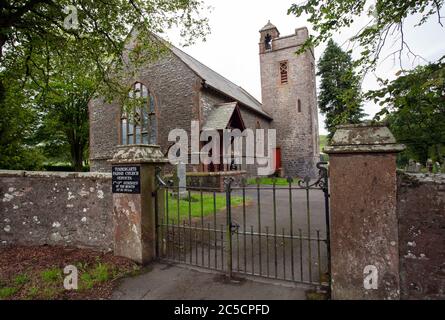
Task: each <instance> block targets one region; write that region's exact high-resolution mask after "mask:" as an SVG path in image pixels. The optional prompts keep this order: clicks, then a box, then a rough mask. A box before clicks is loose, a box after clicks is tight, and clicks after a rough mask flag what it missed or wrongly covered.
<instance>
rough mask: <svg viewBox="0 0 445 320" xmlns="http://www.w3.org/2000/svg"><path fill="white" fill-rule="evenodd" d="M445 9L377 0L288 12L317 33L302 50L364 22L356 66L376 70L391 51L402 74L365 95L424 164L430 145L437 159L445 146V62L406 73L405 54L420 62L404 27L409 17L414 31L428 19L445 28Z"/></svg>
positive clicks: (424, 1)
mask: <svg viewBox="0 0 445 320" xmlns="http://www.w3.org/2000/svg"><path fill="white" fill-rule="evenodd" d="M444 4H445V0H413V1H405V0H376V1H375V2H372V3H371V2H369V1H366V0H342V1H330V0H307V1H305V2H303V3H301V4H293V5H292V6H291V7H290V8H289V12H288V13H289V14H294V15H296V16H297V17H299V16H301V15H303V14H307V15H308V16H309V18H308V21H309V22H310V23H311V24H312V26H313V28H314V30H315V31H316V32H317V34H316V35H315V36H311V37H310V38H309V39H308V40H307V41H306V42H305V43H304V45H303V46H302V47H301V51H304V50H306V49H307V48H309V47H312V46H316V45H318V44H320V43H322V42H325V41H327V40H328V39H330V38H331V37H332V35H333V34H334V33H338V32H341V29H342V28H348V27H350V26H351V25H352V24H353V23H354V22H355V21H357V20H360V21H363V22H364V23H363V25H364V27H363V28H361V29H360V30H359V31H358V33H357V34H356V35H355V36H353V37H352V38H351V39H350V41H351V42H352V44H353V46H354V48H356V50H358V51H359V53H360V55H359V59H357V61H355V64H356V65H357V66H361V67H362V71H363V72H367V71H369V70H373V69H375V67H376V65H377V63H378V61H379V60H381V58H382V57H381V53H382V52H383V51H385V48H386V49H389V50H393V51H392V52H391V53H390V55H389V56H393V57H394V58H395V59H396V60H398V61H399V65H400V67H401V69H402V73H404V75H403V76H402V77H400V78H399V79H397V80H395V81H393V82H389V81H384V80H381V81H380V82H381V86H382V88H381V90H379V91H377V92H371V93H368V94H366V96H367V97H368V98H369V99H377V101H380V104H381V107H382V112H381V113H380V114H378V115H377V118H378V119H380V118H382V117H384V116H386V117H387V119H388V120H389V122H390V123H391V127H392V129H393V130H394V131H395V133H396V135H397V136H398V137H399V139H401V140H403V141H404V142H405V143H406V144H407V145H408V149H409V150H408V152H412V153H414V155H415V157H416V158H417V159H419V160H420V161H422V162H423V160H425V157H427V154H428V152H431V148H432V146H435V147H434V149H436V151H435V153H436V157H437V154H438V153H440V150H441V148H440V144H442V145H443V140H441V139H443V118H442V115H443V110H444V108H445V106H444V91H443V90H444V89H443V88H444V85H443V68H444V64H443V62H442V61H443V59H445V57H442V58H441V59H439V61H436V62H434V61H433V62H432V63H431V64H429V65H428V66H426V67H419V68H417V69H415V70H412V71H406V70H403V69H404V68H403V65H402V56H403V55H405V54H406V55H407V56H409V57H411V58H412V59H415V58H418V57H420V56H419V55H418V53H414V52H412V50H411V48H410V45H409V43H407V41H406V39H407V38H406V36H405V24H406V20H407V18H408V17H410V19H411V20H410V23H412V21H413V20H412V19H415V18H417V23H416V24H415V27H416V28H417V27H420V26H421V25H423V24H424V23H426V22H427V21H430V20H433V21H434V20H435V21H437V23H438V24H440V25H441V26H443V19H444V15H443V8H444ZM394 48H395V49H394ZM420 54H421V53H420ZM383 97H386V98H383ZM438 120H440V121H442V123H438V122H437V121H438ZM441 141H442V142H441ZM427 150H430V151H427Z"/></svg>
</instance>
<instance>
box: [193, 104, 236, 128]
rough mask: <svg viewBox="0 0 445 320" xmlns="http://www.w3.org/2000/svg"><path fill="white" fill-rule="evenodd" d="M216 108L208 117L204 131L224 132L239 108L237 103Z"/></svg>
mask: <svg viewBox="0 0 445 320" xmlns="http://www.w3.org/2000/svg"><path fill="white" fill-rule="evenodd" d="M215 107H216V108H215V109H213V110H212V112H211V113H210V114H209V115H208V117H207V119H206V122H205V124H204V126H203V127H202V130H224V129H226V128H227V127H228V126H229V124H230V120H231V119H232V116H233V113H234V112H235V110H236V108H237V103H236V102H231V103H225V104H220V105H217V106H215Z"/></svg>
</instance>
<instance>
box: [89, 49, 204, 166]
mask: <svg viewBox="0 0 445 320" xmlns="http://www.w3.org/2000/svg"><path fill="white" fill-rule="evenodd" d="M134 82H141V83H143V84H144V85H145V86H146V87H147V88H148V89H149V90H150V92H151V93H152V94H153V96H154V99H155V108H156V114H157V119H158V134H157V140H158V143H157V144H159V145H160V146H161V147H162V152H163V153H164V154H165V153H166V152H167V151H168V148H169V147H170V145H171V144H172V143H171V142H168V134H169V132H170V130H172V129H174V128H182V129H184V130H186V131H187V132H188V133H189V134H190V123H191V121H192V120H198V119H199V103H198V101H199V90H198V88H200V87H201V79H200V78H199V77H198V76H197V75H196V74H195V73H193V72H192V71H191V70H190V69H189V68H188V67H187V66H186V65H185V64H184V63H183V62H182V61H181V60H180V59H179V58H178V57H176V56H175V55H173V54H171V53H169V54H167V55H166V56H164V57H162V58H161V59H160V60H159V61H157V62H155V63H153V64H151V65H149V66H147V67H145V68H141V70H140V72H139V74H138V75H137V76H135V77H134V78H133V79H131V81H130V83H134ZM89 112H90V160H91V171H100V172H106V171H110V169H111V165H110V164H109V163H108V162H107V160H109V159H111V157H112V155H113V154H114V152H115V150H116V146H117V145H119V144H120V129H119V128H120V114H121V106H120V105H119V104H118V103H116V102H113V103H111V104H109V103H105V102H104V101H103V99H95V100H92V101H91V102H90V108H89Z"/></svg>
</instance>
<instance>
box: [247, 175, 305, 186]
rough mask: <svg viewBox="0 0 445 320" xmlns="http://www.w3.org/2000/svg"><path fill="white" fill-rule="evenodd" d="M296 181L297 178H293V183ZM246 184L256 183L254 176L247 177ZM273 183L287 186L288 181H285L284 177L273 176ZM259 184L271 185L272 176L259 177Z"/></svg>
mask: <svg viewBox="0 0 445 320" xmlns="http://www.w3.org/2000/svg"><path fill="white" fill-rule="evenodd" d="M296 182H298V180H297V179H294V181H293V183H296ZM247 184H248V185H256V184H257V180H256V178H252V179H248V180H247ZM275 184H276V185H277V186H288V185H289V182H287V179H286V178H275ZM260 185H273V178H268V177H263V178H260Z"/></svg>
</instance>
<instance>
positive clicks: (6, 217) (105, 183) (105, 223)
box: [0, 171, 113, 251]
mask: <svg viewBox="0 0 445 320" xmlns="http://www.w3.org/2000/svg"><path fill="white" fill-rule="evenodd" d="M112 210H113V203H112V194H111V174H100V173H55V172H25V171H0V245H10V244H20V245H45V244H49V245H61V246H75V247H87V248H93V249H96V250H102V251H109V250H112V248H113V222H112Z"/></svg>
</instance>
